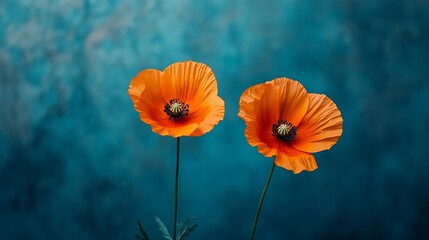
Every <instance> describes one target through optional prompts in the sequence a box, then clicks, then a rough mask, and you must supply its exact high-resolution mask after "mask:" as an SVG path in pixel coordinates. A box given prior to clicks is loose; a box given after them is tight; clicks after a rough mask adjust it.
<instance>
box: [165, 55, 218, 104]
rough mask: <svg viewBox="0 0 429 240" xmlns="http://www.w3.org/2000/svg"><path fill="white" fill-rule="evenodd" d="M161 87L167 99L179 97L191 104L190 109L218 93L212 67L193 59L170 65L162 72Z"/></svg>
mask: <svg viewBox="0 0 429 240" xmlns="http://www.w3.org/2000/svg"><path fill="white" fill-rule="evenodd" d="M160 88H161V91H162V95H163V96H164V99H165V101H167V102H168V101H169V100H170V99H173V98H179V99H180V100H181V101H184V102H185V103H187V104H189V105H190V111H193V110H196V109H198V107H199V105H200V104H201V103H202V102H204V100H205V99H207V98H209V97H210V96H215V95H217V93H218V90H217V84H216V78H215V76H214V74H213V71H212V70H211V69H210V67H208V66H207V65H205V64H203V63H197V62H193V61H187V62H179V63H174V64H172V65H170V66H168V67H167V68H166V69H165V70H164V71H163V73H162V79H161V81H160Z"/></svg>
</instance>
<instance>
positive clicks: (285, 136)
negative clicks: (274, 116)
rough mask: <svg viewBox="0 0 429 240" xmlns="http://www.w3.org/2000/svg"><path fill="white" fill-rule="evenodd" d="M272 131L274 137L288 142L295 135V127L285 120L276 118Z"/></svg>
mask: <svg viewBox="0 0 429 240" xmlns="http://www.w3.org/2000/svg"><path fill="white" fill-rule="evenodd" d="M272 132H273V134H272V135H273V136H274V137H276V138H278V139H281V140H283V141H285V142H287V143H290V142H292V140H293V139H294V138H295V136H296V127H295V126H294V125H293V124H292V123H290V122H288V121H286V120H278V121H277V123H275V124H273V127H272Z"/></svg>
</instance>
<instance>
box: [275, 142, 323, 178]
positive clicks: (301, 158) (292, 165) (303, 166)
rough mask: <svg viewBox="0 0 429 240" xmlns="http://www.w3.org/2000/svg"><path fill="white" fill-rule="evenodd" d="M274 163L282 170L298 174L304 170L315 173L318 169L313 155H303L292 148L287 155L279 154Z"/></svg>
mask: <svg viewBox="0 0 429 240" xmlns="http://www.w3.org/2000/svg"><path fill="white" fill-rule="evenodd" d="M274 163H275V164H276V165H277V166H279V167H282V168H285V169H287V170H291V171H293V173H295V174H298V173H300V172H302V171H303V170H306V171H314V170H316V169H317V163H316V159H315V158H314V156H313V155H311V154H308V153H303V152H301V151H298V150H294V149H293V148H290V149H289V150H288V152H287V153H285V152H279V154H278V155H277V156H276V158H275V159H274Z"/></svg>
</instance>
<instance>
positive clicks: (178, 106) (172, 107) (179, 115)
mask: <svg viewBox="0 0 429 240" xmlns="http://www.w3.org/2000/svg"><path fill="white" fill-rule="evenodd" d="M164 112H165V113H166V114H167V115H168V116H169V118H168V120H171V119H173V120H174V121H177V120H179V119H183V118H185V117H187V116H188V114H189V104H186V103H185V102H181V101H180V99H178V98H174V99H171V100H170V103H167V104H165V106H164Z"/></svg>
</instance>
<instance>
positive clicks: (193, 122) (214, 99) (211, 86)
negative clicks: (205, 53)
mask: <svg viewBox="0 0 429 240" xmlns="http://www.w3.org/2000/svg"><path fill="white" fill-rule="evenodd" d="M128 92H129V94H130V97H131V99H132V101H133V103H134V106H135V108H136V110H137V111H138V112H140V118H141V120H142V121H143V122H145V123H148V124H150V125H151V127H152V131H154V132H156V133H158V134H160V135H163V136H165V135H169V136H172V137H181V136H200V135H202V134H204V133H206V132H208V131H210V130H211V129H213V127H214V125H216V124H217V123H218V122H219V121H220V120H222V119H223V117H224V112H225V107H224V106H225V104H224V102H223V100H222V99H221V98H220V97H218V96H217V92H218V91H217V86H216V79H215V78H214V74H213V72H212V71H211V69H210V68H209V67H208V66H206V65H204V64H202V63H196V62H192V61H188V62H182V63H175V64H172V65H170V66H169V67H167V68H166V69H165V71H164V72H160V71H158V70H153V69H150V70H145V71H142V72H141V73H140V74H139V75H137V76H136V77H135V78H134V79H133V80H132V81H131V84H130V88H129V91H128ZM172 99H179V100H180V101H183V102H185V103H186V104H188V105H189V114H188V116H187V117H186V118H183V119H180V120H178V121H174V120H172V119H169V116H168V115H167V114H166V113H165V112H164V106H165V105H166V104H167V103H168V102H169V101H170V100H172Z"/></svg>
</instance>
